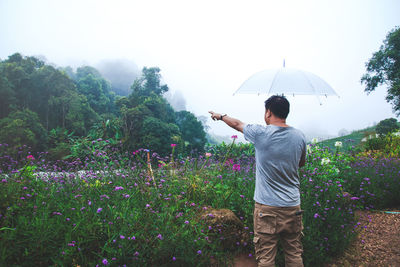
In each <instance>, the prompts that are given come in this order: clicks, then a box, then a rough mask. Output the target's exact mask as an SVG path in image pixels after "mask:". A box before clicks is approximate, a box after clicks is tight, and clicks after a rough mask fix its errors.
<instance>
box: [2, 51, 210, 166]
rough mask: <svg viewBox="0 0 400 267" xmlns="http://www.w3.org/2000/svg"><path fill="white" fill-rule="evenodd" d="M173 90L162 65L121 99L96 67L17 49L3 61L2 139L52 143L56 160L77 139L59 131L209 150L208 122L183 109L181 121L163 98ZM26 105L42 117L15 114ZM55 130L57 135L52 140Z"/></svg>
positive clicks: (163, 148)
mask: <svg viewBox="0 0 400 267" xmlns="http://www.w3.org/2000/svg"><path fill="white" fill-rule="evenodd" d="M167 91H168V86H167V85H163V84H162V83H161V74H160V69H159V68H157V67H153V68H147V67H145V68H143V70H142V76H141V77H140V78H138V79H136V80H135V82H134V83H133V85H132V93H131V94H130V95H129V96H128V97H120V98H118V99H116V98H115V94H114V93H113V92H112V91H111V84H110V83H109V82H108V81H106V80H105V79H104V78H103V77H102V76H101V74H100V72H99V71H98V70H96V69H95V68H93V67H90V66H83V67H80V68H77V70H76V71H74V70H73V69H72V68H71V67H65V68H60V69H56V68H54V67H53V66H51V65H47V64H46V63H45V62H43V61H41V60H39V59H37V58H35V57H24V56H22V55H21V54H18V53H17V54H14V55H11V56H10V57H9V58H8V59H7V60H4V61H0V104H1V107H0V119H4V120H2V123H3V124H2V125H3V128H2V132H1V135H0V138H1V139H0V143H8V142H13V143H11V144H12V146H16V145H17V146H18V145H21V144H27V145H29V146H32V147H33V149H35V151H36V150H37V149H39V148H42V149H44V148H45V147H46V146H47V147H48V149H49V152H50V153H49V155H50V156H51V157H52V159H56V158H57V157H59V158H65V157H68V155H67V152H68V151H71V152H73V151H74V148H73V147H72V146H74V145H73V143H74V142H75V141H74V142H70V141H66V140H56V139H57V138H59V137H61V136H58V137H55V135H58V133H61V132H62V131H67V132H68V133H73V135H74V136H73V138H74V139H78V138H82V139H85V140H96V139H98V138H102V139H109V140H110V142H111V143H116V142H118V141H121V142H122V143H123V144H124V147H125V149H127V150H137V149H139V148H143V147H147V148H150V149H152V150H155V151H157V152H158V153H162V154H167V153H169V151H170V144H171V143H174V144H178V147H177V151H176V152H177V153H179V154H181V153H182V154H185V153H189V152H190V151H191V150H197V151H198V152H200V153H201V152H203V151H204V144H205V137H204V135H205V134H204V129H203V127H202V125H201V124H199V122H198V121H197V119H196V118H195V116H194V115H193V114H191V113H190V112H185V113H182V114H183V115H182V114H181V115H180V120H179V124H177V120H176V114H175V111H174V110H173V108H172V107H171V105H170V104H169V103H168V102H167V100H166V99H165V98H164V97H163V94H164V93H165V92H167ZM24 109H29V110H30V111H31V112H33V113H34V114H36V115H37V117H38V120H33V121H34V122H35V123H31V124H27V125H26V126H25V125H23V123H24V120H22V121H21V120H20V121H14V119H13V118H11V117H10V116H11V114H14V113H15V112H16V111H17V110H24ZM33 124H35V125H33ZM36 124H37V125H36ZM38 125H39V126H42V127H43V128H44V129H45V131H44V132H43V135H42V136H38V133H39V131H38V130H37V129H38V127H39V126H38ZM30 127H36V128H35V129H33V128H30ZM59 129H62V130H61V131H60V130H59ZM52 130H55V131H56V133H55V135H54V132H53V133H52V134H51V135H52V139H51V140H50V143H46V135H47V133H49V132H51V131H52ZM17 131H19V132H18V133H17ZM14 132H15V134H14ZM11 139H13V140H11ZM83 142H84V141H83ZM70 156H71V157H73V155H70Z"/></svg>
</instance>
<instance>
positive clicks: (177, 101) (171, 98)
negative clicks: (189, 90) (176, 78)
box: [163, 91, 186, 111]
mask: <svg viewBox="0 0 400 267" xmlns="http://www.w3.org/2000/svg"><path fill="white" fill-rule="evenodd" d="M163 96H164V98H165V99H166V100H167V101H168V103H169V104H170V105H171V106H172V107H173V108H174V110H175V111H182V110H186V100H185V98H184V96H183V94H182V92H181V91H175V92H174V93H172V92H171V91H168V92H166V93H164V95H163Z"/></svg>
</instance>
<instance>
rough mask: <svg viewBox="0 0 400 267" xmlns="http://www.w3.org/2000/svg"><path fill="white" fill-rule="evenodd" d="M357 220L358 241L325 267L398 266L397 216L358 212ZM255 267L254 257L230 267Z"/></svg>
mask: <svg viewBox="0 0 400 267" xmlns="http://www.w3.org/2000/svg"><path fill="white" fill-rule="evenodd" d="M393 211H394V212H399V209H397V210H392V212H393ZM357 216H358V221H359V222H360V225H359V230H358V231H359V234H358V237H357V238H356V240H354V242H353V244H352V245H351V246H350V247H349V248H348V249H347V250H346V252H345V253H344V254H343V255H342V256H341V257H339V258H338V259H335V260H334V261H333V262H332V263H330V264H327V265H325V267H339V266H343V267H350V266H351V267H353V266H357V267H367V266H368V267H369V266H370V267H372V266H374V267H375V266H385V267H386V266H393V267H398V266H400V214H389V213H384V212H382V211H381V212H379V211H359V212H357ZM256 266H257V263H256V261H255V258H254V256H253V257H249V256H248V255H240V256H238V257H236V258H235V261H234V266H233V267H256Z"/></svg>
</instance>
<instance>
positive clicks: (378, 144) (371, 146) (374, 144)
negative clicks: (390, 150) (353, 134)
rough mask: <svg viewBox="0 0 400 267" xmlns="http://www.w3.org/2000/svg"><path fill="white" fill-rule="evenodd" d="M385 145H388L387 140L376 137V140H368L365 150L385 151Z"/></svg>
mask: <svg viewBox="0 0 400 267" xmlns="http://www.w3.org/2000/svg"><path fill="white" fill-rule="evenodd" d="M385 145H386V142H385V138H383V137H375V138H370V139H367V141H366V142H365V145H364V146H365V150H367V151H371V150H372V151H374V150H382V149H384V148H385Z"/></svg>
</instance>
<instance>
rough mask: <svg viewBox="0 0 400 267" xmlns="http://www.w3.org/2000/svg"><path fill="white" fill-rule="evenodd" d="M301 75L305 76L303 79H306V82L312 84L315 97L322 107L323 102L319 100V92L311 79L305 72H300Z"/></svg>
mask: <svg viewBox="0 0 400 267" xmlns="http://www.w3.org/2000/svg"><path fill="white" fill-rule="evenodd" d="M300 74H301V75H303V77H304V78H305V79H306V81H307V82H308V83H309V84H310V86H311V88H312V90H313V91H314V94H315V96H316V97H317V99H318V102H319V104H320V105H322V102H321V100H320V99H319V95H318V93H317V90H315V88H314V85H313V84H312V82H311V81H310V79H308V77H307V75H305V74H304V73H303V72H300Z"/></svg>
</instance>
